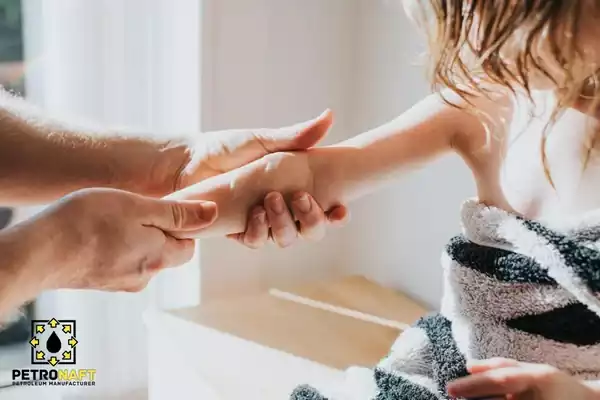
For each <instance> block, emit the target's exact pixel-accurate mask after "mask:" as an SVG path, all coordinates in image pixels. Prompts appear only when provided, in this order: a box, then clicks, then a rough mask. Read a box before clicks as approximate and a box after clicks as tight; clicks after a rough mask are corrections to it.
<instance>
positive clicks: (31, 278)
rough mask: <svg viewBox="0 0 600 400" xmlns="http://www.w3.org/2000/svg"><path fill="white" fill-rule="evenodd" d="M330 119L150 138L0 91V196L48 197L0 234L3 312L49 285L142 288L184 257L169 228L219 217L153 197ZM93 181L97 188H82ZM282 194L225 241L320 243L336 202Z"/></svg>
mask: <svg viewBox="0 0 600 400" xmlns="http://www.w3.org/2000/svg"><path fill="white" fill-rule="evenodd" d="M331 122H332V120H331V114H330V113H328V112H326V113H324V114H323V115H322V116H320V117H319V118H316V119H314V120H311V121H308V122H305V123H302V124H297V125H293V126H290V127H285V128H280V129H245V130H244V129H238V130H230V131H222V132H212V133H205V134H196V135H188V136H181V137H179V138H174V139H171V140H158V139H155V140H152V139H143V137H144V135H135V134H131V133H125V132H109V131H105V130H102V129H98V128H91V127H90V126H89V125H86V126H83V125H82V126H77V125H74V124H73V123H68V124H67V123H63V122H59V121H54V120H51V119H49V118H47V117H46V116H45V115H44V114H43V113H42V112H41V111H39V110H37V109H35V108H34V107H32V106H31V105H29V104H27V103H25V102H24V101H23V100H22V99H19V98H13V97H12V96H9V95H8V94H7V93H5V92H0V203H3V204H19V205H22V204H43V203H50V202H52V201H54V203H53V204H52V205H51V206H50V207H48V208H47V209H46V210H44V211H43V212H42V213H41V214H39V215H38V216H36V217H34V218H31V219H30V220H27V221H24V222H23V223H21V224H19V225H16V226H14V227H11V228H9V229H6V230H3V231H2V232H0V253H1V254H3V258H2V263H1V264H0V318H1V317H4V316H5V315H6V314H7V313H8V312H9V311H10V310H13V309H15V308H16V307H18V306H19V305H20V304H22V303H24V302H26V301H27V300H30V299H32V298H34V297H35V296H36V295H37V294H39V292H41V291H43V290H47V289H56V288H78V289H96V290H111V291H138V290H142V289H143V288H144V287H145V286H146V285H147V283H148V281H149V279H150V278H151V277H152V276H154V275H155V274H156V273H157V272H159V271H160V270H162V269H164V268H168V267H173V266H176V265H180V264H182V263H184V262H186V261H188V260H189V259H190V258H191V257H192V254H193V249H194V246H193V242H192V241H190V240H180V239H176V238H175V236H174V235H172V234H170V233H168V232H171V233H173V232H186V231H198V230H202V229H205V228H206V227H208V226H209V225H210V224H212V223H214V221H215V219H216V218H217V216H218V210H217V208H218V205H216V204H215V203H211V202H206V201H183V202H179V201H170V200H161V199H160V197H162V196H165V195H167V194H169V193H171V192H172V191H173V190H175V189H178V188H182V187H185V186H188V185H191V184H193V183H196V182H198V181H200V180H203V179H208V178H210V177H213V176H216V175H218V174H221V173H224V172H227V171H229V170H231V169H235V168H237V167H239V166H242V165H244V164H246V163H248V162H251V161H253V160H255V159H259V158H261V157H263V156H264V155H266V154H269V153H271V152H276V151H281V150H301V149H304V148H307V147H310V146H313V145H315V144H316V143H318V142H319V141H320V140H321V139H322V138H323V136H324V135H325V134H326V133H327V131H328V130H329V128H330V126H331ZM89 187H94V188H96V189H87V190H81V189H84V188H89ZM100 188H103V189H100ZM71 192H73V193H71ZM134 192H135V193H137V194H134ZM68 193H71V194H68ZM67 194H68V195H67ZM65 195H66V197H63V198H61V197H62V196H65ZM281 199H282V198H281V194H279V193H276V192H273V193H265V196H263V198H262V199H261V201H259V202H256V203H255V204H254V207H253V209H246V211H247V213H246V215H244V225H243V226H242V227H241V228H240V230H238V231H235V232H228V233H232V235H230V237H232V238H233V239H235V240H237V241H238V242H240V243H242V244H243V245H245V246H247V247H250V248H258V247H261V246H263V245H264V244H265V243H266V242H267V241H268V240H269V239H272V240H273V241H274V242H276V243H277V244H278V245H279V246H281V247H287V246H289V245H291V244H293V243H294V241H296V240H298V239H299V238H300V237H301V238H303V239H307V240H318V239H320V238H321V237H322V236H323V234H324V230H325V227H326V225H328V223H329V222H333V223H340V222H343V221H344V219H345V218H346V216H347V213H346V209H345V207H343V206H340V207H334V208H331V209H329V210H328V212H327V213H326V212H325V211H323V209H322V208H320V207H319V206H318V205H317V204H316V202H315V201H314V199H313V198H312V197H311V196H310V195H309V194H308V193H306V192H302V191H300V192H297V193H294V194H293V199H290V201H289V202H287V203H284V204H283V207H281V204H280V200H281ZM307 204H308V205H309V207H306V205H307ZM292 213H293V217H292ZM296 221H297V222H296Z"/></svg>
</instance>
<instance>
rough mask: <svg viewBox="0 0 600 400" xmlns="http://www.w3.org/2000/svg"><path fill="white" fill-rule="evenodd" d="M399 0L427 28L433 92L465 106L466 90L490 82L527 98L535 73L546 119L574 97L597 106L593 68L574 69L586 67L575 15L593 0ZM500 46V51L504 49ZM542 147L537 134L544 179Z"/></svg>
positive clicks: (475, 92) (599, 86) (485, 90)
mask: <svg viewBox="0 0 600 400" xmlns="http://www.w3.org/2000/svg"><path fill="white" fill-rule="evenodd" d="M404 1H405V5H406V6H407V8H408V11H409V14H410V16H411V17H412V18H413V19H415V20H416V21H417V22H418V25H420V26H421V27H423V28H424V30H425V31H426V33H427V37H428V45H429V46H428V47H429V54H428V56H429V60H430V62H429V77H430V80H431V82H432V85H433V88H434V90H436V91H439V90H440V89H441V88H442V87H446V88H450V89H452V90H453V91H454V92H456V93H457V94H458V95H460V96H461V97H462V98H463V99H464V100H465V101H466V102H467V104H471V101H470V100H471V98H472V96H480V95H483V96H486V97H490V95H491V94H492V91H493V90H498V87H503V88H505V89H507V90H508V91H510V92H512V93H513V94H515V93H516V92H517V91H522V92H524V93H525V94H526V95H527V96H528V97H529V98H530V99H531V100H533V99H532V89H533V88H532V85H531V77H532V76H535V75H537V76H538V77H543V78H544V79H545V80H547V81H549V82H550V83H551V84H552V86H553V87H554V88H555V90H556V94H557V104H556V108H555V110H554V111H553V113H552V118H551V123H552V122H553V121H555V120H556V118H557V117H558V115H559V114H560V113H561V111H563V110H564V109H565V108H566V107H569V106H571V105H573V104H576V103H577V102H579V101H580V100H581V99H582V97H587V98H589V99H593V101H592V103H593V104H592V106H591V107H592V108H593V109H594V111H595V110H596V109H597V106H598V100H599V99H600V82H599V80H598V76H597V74H595V73H592V74H589V73H588V74H587V76H586V75H585V74H582V73H581V71H584V70H589V69H590V65H585V62H584V50H583V49H582V48H581V47H580V40H579V39H580V27H581V24H580V22H581V19H582V17H583V14H582V13H583V12H596V10H597V8H598V3H600V2H597V1H596V0H404ZM584 6H585V7H584ZM507 47H509V48H510V54H508V55H507V54H505V53H504V52H505V51H506V50H507ZM542 47H543V57H540V54H541V51H540V49H542ZM594 70H597V69H594ZM544 137H545V135H544ZM544 148H545V139H544V141H543V143H542V160H543V163H544V166H545V168H546V172H547V175H548V177H549V178H550V174H549V172H548V170H547V163H546V159H545V152H544ZM588 153H589V152H588ZM586 163H587V160H586Z"/></svg>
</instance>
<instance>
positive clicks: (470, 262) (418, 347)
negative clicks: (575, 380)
mask: <svg viewBox="0 0 600 400" xmlns="http://www.w3.org/2000/svg"><path fill="white" fill-rule="evenodd" d="M462 224H463V234H462V235H460V236H458V237H455V238H453V239H452V240H451V241H450V242H449V244H448V245H447V246H446V249H445V252H444V254H443V257H442V264H443V267H444V284H445V288H444V298H443V301H442V310H441V312H440V313H439V314H435V315H430V316H427V317H424V318H422V319H421V320H420V321H418V322H417V323H416V324H415V325H414V326H413V327H411V328H410V329H408V330H406V331H404V332H403V333H402V334H401V335H400V336H399V338H398V339H397V340H396V343H395V344H394V345H393V347H392V349H391V350H390V353H389V354H388V356H387V357H386V358H384V359H383V360H382V361H381V362H380V363H379V365H377V366H376V367H375V368H374V369H372V370H370V369H366V368H365V369H362V373H361V374H355V378H354V379H352V380H351V379H347V385H345V386H344V387H339V388H336V389H335V390H334V391H331V390H330V391H329V392H325V390H324V389H321V390H319V389H317V388H312V387H309V386H301V387H299V388H297V389H296V390H295V391H294V393H293V394H292V396H291V398H292V399H293V400H349V399H357V400H371V399H373V400H438V399H448V396H447V395H446V386H447V384H448V382H450V381H451V380H453V379H456V378H459V377H462V376H465V375H466V374H467V370H466V360H467V359H486V358H492V357H507V358H514V359H518V360H520V361H525V362H534V363H546V364H551V365H554V366H556V367H558V368H560V369H562V370H564V371H566V372H569V373H571V374H573V375H575V376H579V377H581V378H585V379H600V296H599V293H600V251H599V250H600V212H597V213H592V214H590V215H586V216H585V218H582V219H580V220H578V221H544V222H536V221H529V220H525V219H523V218H520V217H517V216H514V215H511V214H509V213H506V212H504V211H502V210H499V209H496V208H491V207H485V206H483V205H481V204H478V203H477V202H475V201H468V202H466V203H465V204H464V206H463V209H462ZM359 393H360V394H359Z"/></svg>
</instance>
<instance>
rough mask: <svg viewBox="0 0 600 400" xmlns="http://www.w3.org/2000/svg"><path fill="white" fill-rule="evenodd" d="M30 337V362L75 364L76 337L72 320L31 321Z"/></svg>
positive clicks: (53, 364)
mask: <svg viewBox="0 0 600 400" xmlns="http://www.w3.org/2000/svg"><path fill="white" fill-rule="evenodd" d="M31 332H32V339H31V340H30V341H29V344H30V345H31V363H32V364H50V365H52V366H53V367H54V366H56V365H57V364H75V363H76V355H77V347H76V346H77V343H79V342H78V341H77V337H76V331H75V321H74V320H63V321H59V320H57V319H56V318H52V319H51V320H49V321H43V320H33V321H31Z"/></svg>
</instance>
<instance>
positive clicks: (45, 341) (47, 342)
mask: <svg viewBox="0 0 600 400" xmlns="http://www.w3.org/2000/svg"><path fill="white" fill-rule="evenodd" d="M29 344H30V345H31V364H32V365H40V366H43V367H44V368H39V369H14V370H13V371H12V378H13V385H17V386H95V384H96V381H95V379H96V370H95V369H70V368H63V366H65V367H67V366H71V365H75V364H76V362H77V346H78V345H79V340H78V339H77V332H76V323H75V320H60V321H59V320H58V319H56V318H52V319H50V320H47V321H46V320H33V321H31V340H30V341H29Z"/></svg>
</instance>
